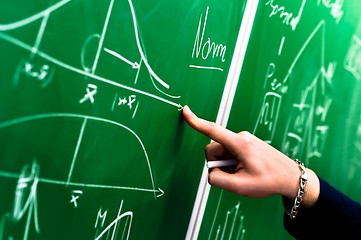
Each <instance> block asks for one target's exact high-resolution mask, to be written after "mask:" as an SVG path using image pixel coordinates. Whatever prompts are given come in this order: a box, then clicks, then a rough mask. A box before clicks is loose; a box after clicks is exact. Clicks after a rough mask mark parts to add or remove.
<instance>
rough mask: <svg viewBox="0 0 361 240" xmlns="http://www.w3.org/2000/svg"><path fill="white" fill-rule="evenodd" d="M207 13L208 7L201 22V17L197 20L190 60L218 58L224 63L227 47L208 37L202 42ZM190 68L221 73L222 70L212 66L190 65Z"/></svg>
mask: <svg viewBox="0 0 361 240" xmlns="http://www.w3.org/2000/svg"><path fill="white" fill-rule="evenodd" d="M208 11H209V7H207V10H206V14H205V17H204V21H203V22H202V15H201V17H200V19H199V24H198V29H197V34H196V38H195V41H194V46H193V51H192V59H198V58H202V59H203V60H207V59H209V58H219V59H220V60H221V61H222V62H225V61H226V59H225V55H226V50H227V46H225V45H223V44H217V43H215V42H213V41H212V40H211V38H210V37H208V38H207V40H206V41H205V42H203V41H204V35H205V31H206V27H207V19H208ZM190 67H192V68H202V69H213V70H220V71H223V69H222V68H218V67H212V66H197V65H190Z"/></svg>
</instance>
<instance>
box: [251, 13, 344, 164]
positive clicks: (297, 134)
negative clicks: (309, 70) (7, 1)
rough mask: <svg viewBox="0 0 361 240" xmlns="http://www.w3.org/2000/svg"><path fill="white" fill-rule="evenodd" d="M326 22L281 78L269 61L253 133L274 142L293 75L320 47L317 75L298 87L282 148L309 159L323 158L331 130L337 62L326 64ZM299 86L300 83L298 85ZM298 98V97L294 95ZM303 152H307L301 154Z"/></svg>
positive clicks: (294, 156)
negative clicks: (332, 92) (304, 58)
mask: <svg viewBox="0 0 361 240" xmlns="http://www.w3.org/2000/svg"><path fill="white" fill-rule="evenodd" d="M325 29H326V23H325V21H323V20H322V21H321V22H319V24H318V25H317V26H316V27H315V28H314V30H313V31H312V32H311V33H310V35H309V36H308V38H307V39H306V40H305V42H304V44H303V45H302V46H301V49H300V50H299V52H298V53H297V55H296V57H295V58H294V60H293V61H292V62H291V64H290V68H289V69H288V71H287V72H286V74H285V76H284V77H283V78H282V79H276V78H275V73H276V70H277V69H276V65H275V64H274V63H270V65H269V67H268V70H267V73H266V81H265V85H264V88H265V89H266V90H267V91H268V92H266V94H265V96H264V100H263V104H262V108H261V110H260V113H259V115H258V119H257V123H256V125H255V128H254V133H255V134H256V135H260V136H262V137H263V139H264V141H266V142H267V143H272V141H273V140H274V137H275V133H276V132H277V128H280V126H279V116H280V114H281V111H282V107H281V106H282V102H283V99H284V97H285V96H286V94H287V92H288V89H289V84H290V83H289V82H290V81H291V80H290V79H291V75H295V74H297V73H296V72H297V65H299V64H302V61H301V60H300V59H301V58H302V56H303V55H304V54H306V53H307V51H308V50H309V49H311V47H312V48H314V47H317V49H319V57H318V58H315V59H318V60H319V62H318V63H316V64H318V65H319V67H318V68H317V69H315V70H314V75H312V76H310V78H309V79H306V82H308V83H307V84H306V85H305V86H298V87H299V88H300V89H299V90H300V92H301V94H300V95H299V101H298V102H294V103H293V104H292V109H291V110H290V112H289V117H288V121H287V124H286V128H285V136H284V139H283V143H282V151H283V152H284V153H286V154H287V155H289V156H290V157H292V158H300V157H301V156H304V157H303V158H304V161H306V162H308V159H309V158H311V157H321V156H322V152H323V149H324V144H325V142H326V138H327V133H328V123H327V115H328V111H329V109H330V106H331V104H332V98H331V96H330V93H329V91H328V90H329V89H330V87H331V86H332V78H333V75H334V72H335V69H336V67H337V63H334V62H331V63H329V64H328V65H326V63H325V60H324V58H325V53H324V51H325V42H326V36H325ZM284 44H285V37H283V38H282V40H281V44H280V50H279V51H278V54H279V55H281V53H282V48H283V46H284ZM296 85H297V84H296ZM295 99H297V98H296V97H295ZM302 154H304V155H302Z"/></svg>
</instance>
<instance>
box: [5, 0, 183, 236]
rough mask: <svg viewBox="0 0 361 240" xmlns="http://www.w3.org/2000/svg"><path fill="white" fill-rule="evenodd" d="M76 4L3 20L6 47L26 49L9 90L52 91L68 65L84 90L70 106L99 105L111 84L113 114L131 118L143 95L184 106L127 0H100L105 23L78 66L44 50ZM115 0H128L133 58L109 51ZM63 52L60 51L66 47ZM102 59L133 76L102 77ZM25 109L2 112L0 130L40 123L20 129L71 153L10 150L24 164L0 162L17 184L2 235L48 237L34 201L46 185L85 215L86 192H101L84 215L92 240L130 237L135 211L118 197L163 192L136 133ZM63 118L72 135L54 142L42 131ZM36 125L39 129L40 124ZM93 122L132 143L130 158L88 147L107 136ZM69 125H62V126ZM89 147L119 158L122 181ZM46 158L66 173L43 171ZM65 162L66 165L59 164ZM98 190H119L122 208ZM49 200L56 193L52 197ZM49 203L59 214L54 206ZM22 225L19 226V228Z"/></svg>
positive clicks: (111, 123) (64, 0) (68, 114)
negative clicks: (142, 81) (52, 29)
mask: <svg viewBox="0 0 361 240" xmlns="http://www.w3.org/2000/svg"><path fill="white" fill-rule="evenodd" d="M81 2H82V1H70V0H61V1H58V2H56V3H54V4H53V5H51V6H48V7H45V8H44V9H41V10H38V11H36V12H32V13H31V14H29V15H26V16H22V17H21V18H19V19H17V20H15V21H12V22H10V23H4V22H0V41H1V43H6V44H8V46H11V47H13V48H14V49H17V50H18V51H23V52H24V53H25V54H23V55H22V56H23V57H22V58H21V59H19V61H18V64H17V66H16V67H15V68H14V73H13V78H12V79H6V80H9V81H12V82H11V84H12V86H13V88H14V89H21V88H22V86H23V85H27V84H31V86H32V87H33V88H35V89H36V91H38V90H40V91H43V92H46V91H50V90H49V89H51V87H52V85H54V84H61V83H59V82H60V81H69V80H67V79H62V78H59V77H58V75H59V74H61V72H64V71H65V72H69V73H71V74H72V75H73V76H74V79H72V81H74V82H80V83H75V84H74V85H75V86H79V85H80V86H83V87H82V89H79V90H78V92H79V95H78V96H76V97H74V100H73V104H74V105H77V108H79V106H80V108H82V107H83V108H87V107H89V106H95V105H97V104H99V102H100V101H99V100H98V99H99V97H100V96H101V95H102V91H103V89H104V88H105V87H104V86H106V87H107V88H108V89H112V91H113V92H112V93H113V96H112V98H111V101H109V102H108V103H107V104H108V105H106V106H104V109H107V110H108V111H109V112H116V111H124V110H123V109H125V108H126V109H128V110H130V111H131V114H130V117H129V118H130V119H134V118H136V115H137V112H138V110H139V108H141V106H142V104H141V103H142V102H141V101H145V100H144V99H150V100H152V101H155V102H156V103H157V104H165V105H166V106H169V107H170V108H172V109H175V110H177V109H178V110H179V109H181V107H182V106H181V104H180V103H179V102H178V99H179V98H181V96H179V95H177V94H173V93H171V91H170V89H171V85H170V84H169V83H167V81H166V79H163V78H161V77H160V75H161V73H157V72H155V71H154V69H153V68H152V66H151V65H152V64H151V63H150V62H149V60H148V56H147V53H146V49H145V47H144V43H143V42H142V39H141V37H140V27H139V26H138V23H137V18H136V9H135V8H134V6H133V3H132V1H131V0H128V1H114V0H109V1H102V2H101V3H100V4H101V5H103V6H105V7H104V9H106V12H105V13H104V16H105V18H104V22H103V25H102V28H101V29H99V32H96V33H90V34H89V35H88V36H86V37H85V38H84V40H83V43H82V44H80V45H79V48H78V49H77V50H78V53H77V58H78V60H79V62H78V63H77V64H75V63H74V62H73V61H72V60H69V59H65V58H62V56H61V55H57V54H56V53H51V52H49V51H50V50H49V48H47V47H46V45H47V44H48V42H47V41H49V35H48V34H47V33H48V31H49V30H48V28H49V25H51V24H54V22H53V21H54V20H55V19H56V20H58V19H59V15H64V16H66V14H67V12H68V11H70V10H71V9H72V8H75V9H76V7H77V4H80V3H81ZM120 2H123V3H127V4H128V9H127V11H128V13H129V18H130V21H131V22H132V25H130V26H129V27H130V28H132V29H133V32H134V35H133V36H132V37H131V38H132V40H131V41H133V43H134V45H135V46H136V51H135V52H136V55H137V56H138V57H137V59H134V60H129V59H128V58H127V57H126V56H125V54H123V53H122V52H119V51H117V50H115V49H113V47H112V46H111V45H109V44H108V43H107V42H106V39H107V34H109V32H110V30H111V29H110V27H109V24H110V23H111V22H112V16H113V15H114V7H115V5H116V4H117V3H120ZM55 16H56V17H55ZM29 29H30V30H29ZM21 31H33V33H32V34H33V36H32V37H33V41H30V40H29V39H22V38H21V37H19V36H20V35H18V34H17V32H21ZM66 50H67V49H63V51H66ZM105 57H108V58H112V61H117V62H119V64H122V65H124V66H128V67H129V69H130V71H133V72H132V74H131V75H130V76H133V77H134V78H133V79H132V80H131V81H127V84H123V83H122V81H119V80H118V79H116V80H115V79H112V78H111V76H110V75H109V76H107V75H106V73H104V71H102V69H101V67H100V62H101V60H102V58H105ZM141 71H143V72H144V71H146V72H147V73H148V80H149V81H150V82H151V84H152V85H153V87H154V91H151V92H150V91H146V90H142V89H141V88H139V87H137V83H138V81H139V79H138V78H139V75H140V72H141ZM1 81H4V80H1ZM49 100H50V99H49ZM102 103H104V102H102ZM24 114H25V115H23V116H22V115H17V116H14V117H12V118H7V119H6V118H4V117H2V118H1V120H0V132H1V133H2V134H3V133H8V132H10V131H12V130H14V129H15V132H16V129H21V130H23V129H27V128H33V127H34V126H37V128H38V129H37V130H35V129H33V130H31V131H30V132H28V133H27V132H26V131H24V133H23V135H26V134H29V133H31V134H34V133H35V132H36V131H38V132H39V135H38V136H37V137H38V138H39V139H41V140H40V141H39V143H37V142H36V141H34V145H36V144H38V145H41V144H43V143H44V142H48V143H49V145H52V144H53V145H56V144H63V145H64V146H66V147H64V148H65V149H69V146H72V147H71V148H70V149H73V151H72V152H71V153H70V152H68V153H64V154H61V155H60V154H59V155H60V156H62V157H63V156H65V157H66V158H65V159H61V160H60V159H55V160H54V159H50V157H49V156H43V155H42V153H41V152H37V150H36V149H33V150H24V151H25V152H26V151H29V153H31V154H29V155H32V156H33V157H34V158H29V159H21V160H19V159H17V158H18V157H20V156H21V154H17V153H11V154H9V156H11V157H12V159H11V160H12V161H18V162H17V164H19V165H22V169H20V170H15V169H14V168H7V167H6V163H3V164H2V165H5V166H4V168H3V167H0V179H1V181H8V182H11V183H12V184H13V185H14V192H15V194H14V196H9V197H8V198H9V199H11V201H12V203H11V205H13V207H14V208H13V210H11V208H8V210H7V211H6V212H3V213H1V216H0V239H12V238H14V239H16V238H19V237H20V238H22V239H34V238H39V237H40V236H44V237H50V238H51V236H50V235H49V234H50V233H51V231H50V230H47V229H46V227H44V223H45V222H46V221H51V220H50V219H44V213H42V209H44V206H43V205H44V204H39V199H40V202H42V201H44V200H43V199H44V191H47V190H49V189H51V192H57V190H58V191H59V192H65V193H66V194H63V195H65V196H66V197H65V199H64V201H61V203H62V204H63V205H62V207H64V206H65V207H67V208H71V209H73V210H74V211H79V212H82V213H84V212H83V210H82V206H83V205H84V204H85V203H84V202H85V201H87V202H91V201H92V199H91V197H89V196H98V197H97V199H98V200H99V201H100V202H99V203H98V205H96V206H94V207H95V208H94V209H95V210H94V212H93V213H87V214H86V215H87V216H86V217H87V218H90V219H92V222H93V225H92V226H91V228H90V230H91V231H93V232H94V239H128V238H129V237H130V234H131V227H132V221H133V217H134V216H133V212H131V211H127V210H124V209H126V208H124V205H126V204H127V200H121V203H120V204H119V199H127V196H128V195H134V194H139V195H140V196H144V197H143V200H142V201H144V199H149V201H155V200H156V199H158V198H159V197H162V196H163V194H164V191H163V190H162V189H161V188H160V187H159V186H158V185H157V183H156V180H155V173H154V170H153V167H152V162H151V161H152V159H151V158H150V156H149V154H148V151H147V147H146V145H145V144H144V142H143V140H142V139H141V137H140V136H139V135H138V134H137V133H136V132H135V131H134V130H132V129H131V128H130V127H128V126H127V125H125V124H121V123H119V122H117V121H115V120H113V119H108V118H104V117H99V116H93V115H86V114H82V113H74V112H72V111H64V112H60V111H59V112H57V111H53V112H45V113H44V112H42V111H40V113H39V112H37V111H34V112H33V113H32V112H31V111H29V114H26V113H24ZM60 122H62V124H65V125H67V124H69V125H71V126H70V127H69V129H68V131H69V132H72V134H71V135H70V137H69V139H65V137H64V136H63V135H62V134H61V133H59V134H58V135H57V137H59V140H56V141H53V139H52V137H53V136H51V135H47V134H45V133H44V134H43V131H45V132H46V131H47V130H48V127H47V126H56V125H57V124H59V123H60ZM39 126H43V127H41V128H40V129H39ZM94 128H100V129H105V131H112V132H115V134H116V135H118V136H119V138H118V139H122V141H121V142H122V143H123V145H124V146H122V147H120V149H123V151H125V150H124V149H126V148H128V149H130V148H134V149H132V150H131V151H129V152H134V158H129V159H122V158H121V153H120V152H119V151H118V152H115V153H111V152H110V151H109V149H107V148H106V144H103V145H101V144H98V145H100V146H103V148H102V149H96V147H94V146H92V144H93V143H92V141H93V142H95V141H99V138H102V139H103V140H104V141H112V139H107V136H106V135H103V136H101V137H100V136H98V138H97V139H93V138H92V137H94V136H92V135H91V134H90V133H91V132H92V130H91V129H94ZM54 129H56V127H55V128H54ZM66 129H67V128H65V130H64V129H63V130H64V131H67V130H66ZM34 131H35V132H34ZM74 132H75V134H74ZM117 132H119V133H117ZM40 133H41V134H40ZM5 135H6V134H5ZM5 135H3V136H5ZM50 136H51V137H50ZM17 137H18V138H20V139H21V138H22V134H19V135H17ZM54 137H55V136H54ZM24 139H25V138H24ZM60 139H61V140H60ZM67 141H69V142H67ZM89 146H92V148H91V149H89ZM44 147H47V146H44ZM54 148H55V147H54ZM99 148H101V147H99ZM64 152H66V151H64ZM94 152H95V153H97V154H98V153H99V152H109V153H108V154H105V155H106V156H111V157H113V156H114V158H118V159H117V161H119V162H121V164H122V165H123V166H125V167H124V168H122V169H117V170H116V168H114V171H113V178H114V176H116V174H115V172H117V174H119V175H121V176H120V177H119V179H118V180H119V181H117V182H118V183H119V184H118V185H114V184H112V183H113V181H112V180H110V179H107V178H101V177H97V176H104V175H106V174H104V172H105V171H110V170H109V169H104V167H103V164H102V163H101V159H95V158H94V157H93V156H95V155H96V154H94ZM111 157H109V158H111ZM49 161H51V162H52V161H54V162H52V164H54V168H56V167H58V168H63V169H62V170H63V171H60V172H61V174H55V172H56V171H47V172H45V171H42V169H43V166H46V169H47V170H49V169H51V168H49ZM57 161H58V162H57ZM60 161H61V163H60ZM107 161H115V159H107ZM134 161H136V165H134ZM64 166H66V167H65V168H64ZM87 166H88V168H87ZM90 166H91V167H90ZM132 168H134V169H137V170H136V171H137V172H138V171H140V173H141V177H134V176H132V175H131V171H132ZM94 169H97V171H99V174H90V173H91V171H94ZM80 171H82V172H84V171H88V173H89V174H88V175H87V177H84V176H82V175H83V174H81V175H80V174H79V172H80ZM102 171H103V172H102ZM110 172H111V171H110ZM52 174H53V175H52ZM92 175H94V176H92ZM109 175H112V174H109ZM97 190H99V191H101V192H104V191H106V192H109V193H112V194H115V196H117V199H116V202H117V204H118V206H119V205H120V206H119V209H116V207H115V206H114V201H115V200H109V194H105V196H102V197H99V193H97ZM45 195H46V194H45ZM60 195H61V194H60ZM63 195H61V196H63ZM54 198H56V197H55V196H54ZM102 201H103V202H102ZM94 202H96V201H94ZM42 203H43V202H42ZM107 204H108V205H109V206H107ZM103 207H104V208H103ZM47 208H49V207H47ZM50 209H53V210H54V212H56V211H55V209H56V208H55V207H54V208H50ZM111 211H113V215H111V214H110V212H111ZM114 213H115V214H114ZM49 214H50V213H49ZM80 215H81V214H80ZM84 215H85V214H84ZM62 220H63V221H65V222H66V220H67V219H66V217H63V219H62ZM93 220H94V221H93ZM89 221H90V220H89ZM54 222H56V221H54ZM94 222H95V224H94ZM64 227H65V226H64ZM75 227H76V226H75ZM14 229H16V231H15V230H14ZM19 229H21V230H20V231H19ZM14 231H15V232H14ZM87 231H89V230H87ZM59 234H60V233H59ZM62 234H63V233H62ZM59 236H60V235H59Z"/></svg>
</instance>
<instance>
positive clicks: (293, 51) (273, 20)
mask: <svg viewBox="0 0 361 240" xmlns="http://www.w3.org/2000/svg"><path fill="white" fill-rule="evenodd" d="M360 7H361V3H360V1H358V0H353V1H321V0H320V1H306V0H295V1H282V0H267V1H259V4H258V10H257V13H256V16H255V21H254V24H253V27H252V33H251V37H250V40H249V45H248V48H247V52H246V55H245V60H244V64H243V66H242V71H241V74H240V78H239V82H238V86H237V90H236V94H235V98H234V101H233V105H232V109H231V113H230V116H229V121H228V125H227V126H228V128H229V129H231V130H233V131H236V132H239V131H243V130H246V131H249V132H252V133H254V134H255V135H257V136H258V137H260V138H261V139H263V140H264V141H266V142H268V143H269V144H271V145H272V146H274V147H276V148H278V149H279V150H281V151H283V152H284V153H286V154H287V155H289V156H290V157H291V158H298V159H300V160H302V161H303V162H304V163H305V164H306V165H307V166H308V167H311V168H312V169H314V170H315V171H316V172H317V173H318V174H319V176H321V177H322V178H324V179H326V180H327V181H329V182H330V183H331V184H333V185H334V186H336V187H337V188H338V189H340V190H341V191H343V192H345V193H346V194H348V195H349V196H351V197H352V198H354V199H355V200H358V201H361V192H360V187H361V164H360V163H361V148H360V146H361V141H360V140H361V131H360V129H361V109H360V104H361V88H360V87H361V86H360V84H361V83H360V80H361V75H360V73H361V65H360V60H361V28H360V26H361V25H360V23H361V17H360V11H359V9H360ZM265 154H266V153H265ZM282 217H283V206H282V203H281V198H280V197H278V196H275V197H271V198H266V199H249V198H245V197H239V196H235V195H233V194H230V193H228V192H225V191H222V190H219V189H215V188H211V190H210V193H209V198H208V203H207V206H206V210H205V213H204V216H203V221H202V226H201V230H200V233H199V234H200V236H201V237H200V239H291V237H290V236H289V235H288V234H287V233H286V231H285V230H284V229H283V224H282Z"/></svg>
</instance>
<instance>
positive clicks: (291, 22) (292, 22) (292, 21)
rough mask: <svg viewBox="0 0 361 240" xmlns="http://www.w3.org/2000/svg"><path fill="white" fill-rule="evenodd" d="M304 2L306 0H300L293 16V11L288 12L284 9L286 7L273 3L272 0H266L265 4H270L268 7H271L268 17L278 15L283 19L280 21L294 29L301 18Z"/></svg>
mask: <svg viewBox="0 0 361 240" xmlns="http://www.w3.org/2000/svg"><path fill="white" fill-rule="evenodd" d="M305 4H306V0H302V4H301V6H300V9H299V11H298V13H297V16H294V13H292V12H288V11H287V10H286V7H284V6H280V5H278V4H275V3H274V0H269V1H268V2H266V5H267V6H270V8H271V9H272V11H271V13H270V14H269V17H273V16H276V15H279V17H280V18H281V19H282V20H283V21H282V23H283V24H285V25H288V26H291V28H292V30H293V31H294V30H296V28H297V25H298V24H299V22H300V20H301V16H302V13H303V8H304V6H305Z"/></svg>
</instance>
